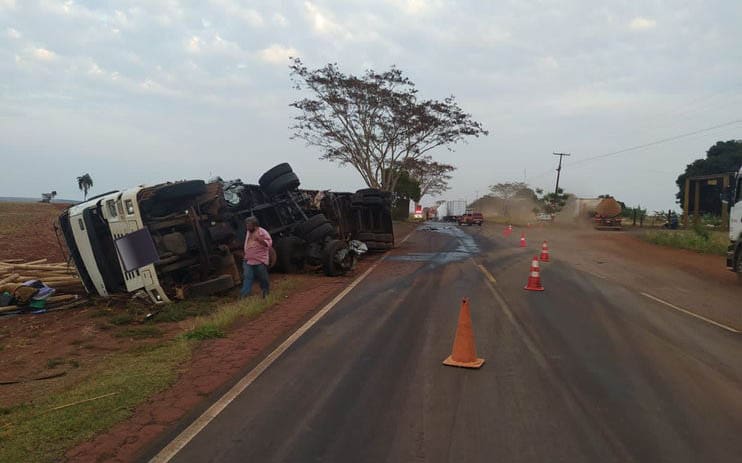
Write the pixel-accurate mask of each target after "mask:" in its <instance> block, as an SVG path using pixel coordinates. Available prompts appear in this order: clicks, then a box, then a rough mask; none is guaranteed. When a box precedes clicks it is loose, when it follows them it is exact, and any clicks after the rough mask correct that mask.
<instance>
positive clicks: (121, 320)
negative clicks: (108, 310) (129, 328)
mask: <svg viewBox="0 0 742 463" xmlns="http://www.w3.org/2000/svg"><path fill="white" fill-rule="evenodd" d="M108 321H109V322H110V323H111V324H113V325H116V326H121V325H128V324H130V323H132V322H133V321H134V317H133V316H132V315H131V314H128V313H121V314H116V315H114V316H113V317H111V318H109V319H108Z"/></svg>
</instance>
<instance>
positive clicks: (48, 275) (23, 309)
mask: <svg viewBox="0 0 742 463" xmlns="http://www.w3.org/2000/svg"><path fill="white" fill-rule="evenodd" d="M84 292H85V289H84V288H83V285H82V281H81V280H80V278H79V277H78V275H77V273H76V271H75V269H74V268H73V267H71V266H70V265H68V264H66V263H64V262H55V263H48V262H46V259H40V260H34V261H30V262H23V260H22V259H7V260H4V261H0V315H11V314H18V313H43V312H47V311H49V310H60V309H65V308H69V307H70V306H71V305H73V304H75V305H76V304H77V303H79V302H82V301H83V300H84V299H83V298H81V297H80V294H81V293H84Z"/></svg>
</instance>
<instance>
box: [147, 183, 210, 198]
mask: <svg viewBox="0 0 742 463" xmlns="http://www.w3.org/2000/svg"><path fill="white" fill-rule="evenodd" d="M205 192H206V183H205V182H204V181H203V180H187V181H185V182H177V183H173V184H172V185H167V186H164V187H162V188H160V189H159V190H157V192H156V193H155V197H156V199H157V200H159V201H169V200H173V199H181V198H188V197H191V196H199V195H202V194H204V193H205Z"/></svg>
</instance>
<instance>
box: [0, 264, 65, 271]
mask: <svg viewBox="0 0 742 463" xmlns="http://www.w3.org/2000/svg"><path fill="white" fill-rule="evenodd" d="M5 269H11V270H52V271H53V270H59V269H60V267H57V266H54V265H48V264H10V265H7V266H5Z"/></svg>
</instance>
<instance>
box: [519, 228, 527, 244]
mask: <svg viewBox="0 0 742 463" xmlns="http://www.w3.org/2000/svg"><path fill="white" fill-rule="evenodd" d="M526 246H527V245H526V234H525V232H520V247H521V248H525V247H526Z"/></svg>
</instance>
